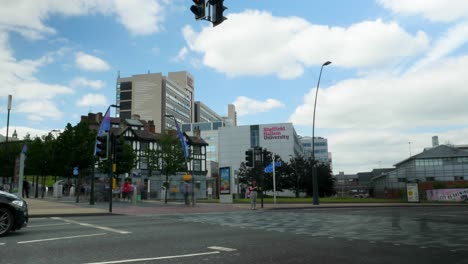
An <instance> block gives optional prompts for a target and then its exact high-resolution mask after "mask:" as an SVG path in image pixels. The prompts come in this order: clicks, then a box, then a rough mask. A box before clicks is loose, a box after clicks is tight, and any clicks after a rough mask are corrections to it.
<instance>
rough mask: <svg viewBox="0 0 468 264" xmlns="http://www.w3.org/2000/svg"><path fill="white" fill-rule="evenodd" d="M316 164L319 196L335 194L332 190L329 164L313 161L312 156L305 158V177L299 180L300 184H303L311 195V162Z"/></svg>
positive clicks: (332, 180)
mask: <svg viewBox="0 0 468 264" xmlns="http://www.w3.org/2000/svg"><path fill="white" fill-rule="evenodd" d="M314 163H315V164H316V166H317V182H318V190H319V196H321V197H325V196H331V195H333V194H335V190H334V184H335V182H334V179H333V177H332V172H331V169H330V165H328V164H325V163H322V162H318V161H317V160H316V161H314V160H313V159H312V158H309V159H307V162H306V172H305V177H304V178H303V179H301V180H300V182H301V184H302V185H304V186H305V191H306V193H307V195H309V196H312V194H313V184H312V164H314Z"/></svg>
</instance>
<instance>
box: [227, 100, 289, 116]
mask: <svg viewBox="0 0 468 264" xmlns="http://www.w3.org/2000/svg"><path fill="white" fill-rule="evenodd" d="M233 104H234V105H235V106H236V110H237V114H238V115H239V116H244V115H251V114H256V113H260V112H268V111H270V110H272V109H275V108H282V107H284V104H283V103H281V102H280V101H278V100H275V99H271V98H269V99H267V100H265V101H263V102H262V101H257V100H254V99H251V98H248V97H245V96H239V97H237V99H236V100H235V101H234V102H233Z"/></svg>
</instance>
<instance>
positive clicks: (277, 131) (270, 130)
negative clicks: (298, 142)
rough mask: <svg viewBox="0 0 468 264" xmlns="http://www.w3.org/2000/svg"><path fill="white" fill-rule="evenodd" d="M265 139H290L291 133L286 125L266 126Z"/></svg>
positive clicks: (264, 130) (264, 129)
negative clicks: (287, 131) (288, 133)
mask: <svg viewBox="0 0 468 264" xmlns="http://www.w3.org/2000/svg"><path fill="white" fill-rule="evenodd" d="M263 139H264V140H276V139H286V140H289V135H287V133H286V127H284V126H274V127H264V128H263Z"/></svg>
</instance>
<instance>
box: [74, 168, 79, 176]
mask: <svg viewBox="0 0 468 264" xmlns="http://www.w3.org/2000/svg"><path fill="white" fill-rule="evenodd" d="M73 175H75V176H76V175H78V167H74V168H73Z"/></svg>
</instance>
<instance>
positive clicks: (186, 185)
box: [182, 181, 190, 205]
mask: <svg viewBox="0 0 468 264" xmlns="http://www.w3.org/2000/svg"><path fill="white" fill-rule="evenodd" d="M182 192H183V193H184V201H185V205H190V200H189V194H190V184H189V183H188V182H186V181H184V183H183V184H182Z"/></svg>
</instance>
